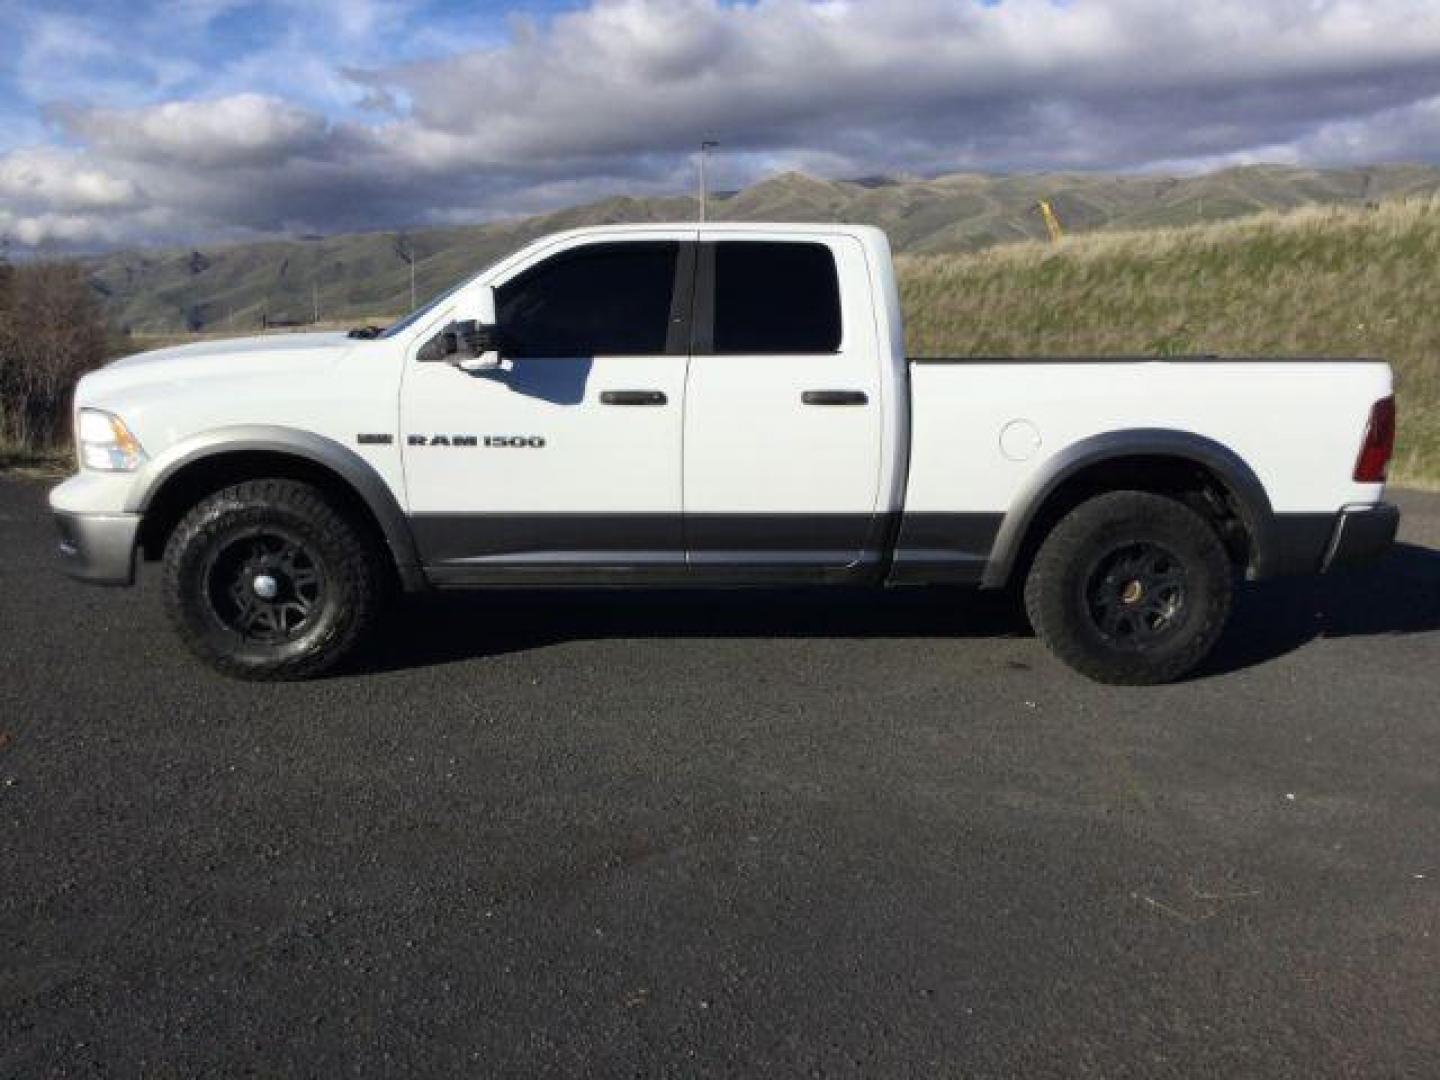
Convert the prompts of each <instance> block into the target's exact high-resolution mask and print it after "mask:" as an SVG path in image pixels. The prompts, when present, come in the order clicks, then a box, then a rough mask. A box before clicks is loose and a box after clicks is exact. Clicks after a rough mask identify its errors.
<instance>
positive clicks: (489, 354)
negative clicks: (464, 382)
mask: <svg viewBox="0 0 1440 1080" xmlns="http://www.w3.org/2000/svg"><path fill="white" fill-rule="evenodd" d="M451 331H453V332H454V334H455V337H456V339H457V349H456V356H457V359H456V360H455V361H453V363H454V364H455V366H456V367H458V368H459V369H460V370H461V371H470V372H475V371H494V370H495V369H496V368H498V367H499V366H500V334H499V331H498V330H497V328H496V327H494V326H486V325H485V324H484V323H481V322H479V321H477V320H475V319H466V320H465V321H464V322H458V323H451V324H450V326H448V327H446V328H445V332H446V333H449V332H451Z"/></svg>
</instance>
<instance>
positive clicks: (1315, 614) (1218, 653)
mask: <svg viewBox="0 0 1440 1080" xmlns="http://www.w3.org/2000/svg"><path fill="white" fill-rule="evenodd" d="M1236 601H1237V602H1236V605H1235V611H1234V614H1233V615H1232V617H1231V620H1230V626H1229V628H1228V629H1227V630H1226V633H1225V636H1224V637H1223V638H1222V639H1221V640H1220V644H1219V646H1218V647H1217V648H1216V650H1215V652H1214V654H1213V655H1212V656H1211V658H1210V660H1209V661H1207V662H1206V664H1205V665H1204V666H1203V667H1202V668H1201V670H1200V671H1199V672H1197V673H1196V677H1203V676H1205V675H1219V674H1224V673H1226V672H1230V671H1237V670H1240V669H1242V668H1247V667H1253V666H1255V665H1256V664H1263V663H1265V662H1266V661H1267V660H1273V659H1275V658H1277V657H1280V656H1284V655H1285V654H1286V653H1289V652H1293V651H1294V650H1295V649H1298V648H1299V647H1300V646H1302V645H1304V644H1306V643H1307V642H1310V641H1313V640H1315V639H1316V638H1322V637H1325V638H1346V637H1385V636H1389V635H1394V634H1423V633H1428V632H1432V631H1436V630H1440V551H1436V550H1434V549H1432V548H1426V547H1420V546H1418V545H1415V544H1396V545H1395V547H1394V548H1393V549H1392V550H1391V551H1390V553H1389V554H1388V555H1386V556H1385V558H1384V559H1382V560H1381V561H1380V562H1378V563H1376V564H1375V565H1374V566H1372V567H1365V568H1363V569H1358V570H1350V571H1342V572H1339V573H1336V574H1332V575H1328V576H1325V577H1316V578H1286V579H1280V580H1278V581H1264V582H1258V583H1256V584H1252V585H1247V586H1246V587H1245V588H1243V589H1242V590H1240V592H1239V594H1238V595H1237V598H1236Z"/></svg>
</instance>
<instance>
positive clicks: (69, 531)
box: [55, 511, 140, 585]
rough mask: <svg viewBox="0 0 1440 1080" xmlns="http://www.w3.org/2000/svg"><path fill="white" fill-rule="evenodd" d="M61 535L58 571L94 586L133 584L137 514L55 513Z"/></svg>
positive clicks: (137, 529)
mask: <svg viewBox="0 0 1440 1080" xmlns="http://www.w3.org/2000/svg"><path fill="white" fill-rule="evenodd" d="M55 526H56V528H57V529H58V531H59V533H60V544H59V554H60V568H61V569H62V570H63V571H64V572H65V573H67V574H69V575H70V576H71V577H73V578H75V579H76V580H78V581H88V582H90V583H91V584H94V585H129V584H131V583H132V582H134V580H135V535H136V533H137V532H138V531H139V529H140V515H139V514H71V513H66V512H64V511H56V512H55Z"/></svg>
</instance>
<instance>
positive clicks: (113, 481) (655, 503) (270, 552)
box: [51, 224, 1399, 683]
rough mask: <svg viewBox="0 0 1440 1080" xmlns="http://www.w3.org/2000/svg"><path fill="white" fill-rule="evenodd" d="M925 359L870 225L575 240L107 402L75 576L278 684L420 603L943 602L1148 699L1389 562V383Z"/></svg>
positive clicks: (67, 535)
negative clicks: (428, 596) (122, 595)
mask: <svg viewBox="0 0 1440 1080" xmlns="http://www.w3.org/2000/svg"><path fill="white" fill-rule="evenodd" d="M904 340H905V339H904V333H903V329H902V325H901V316H900V299H899V294H898V291H897V287H896V280H895V274H894V270H893V268H892V265H891V259H890V249H889V245H888V244H887V242H886V239H885V236H884V235H883V234H882V233H881V232H879V231H878V230H875V229H871V228H865V227H857V226H845V225H752V224H744V225H741V224H688V225H686V224H679V225H643V226H618V227H603V228H593V229H582V230H578V231H574V232H567V233H563V234H560V235H556V236H550V237H548V238H546V239H543V240H539V241H537V242H535V243H532V244H530V245H529V246H528V247H526V248H524V249H523V250H522V251H519V252H517V253H516V254H514V255H512V256H510V257H508V258H506V259H503V260H502V261H500V262H499V263H497V264H495V265H494V266H492V267H490V268H489V269H488V270H485V271H484V272H482V273H480V274H479V275H478V276H476V277H475V278H473V279H472V280H469V281H466V282H464V283H463V284H461V285H460V286H458V287H457V288H455V289H453V290H451V291H450V292H447V293H445V294H444V295H442V296H440V297H439V298H438V299H436V300H434V301H432V302H431V303H429V304H427V305H426V306H425V307H423V308H421V309H420V310H418V311H415V312H414V313H413V314H411V315H409V316H407V317H406V318H404V319H401V320H400V321H399V322H397V323H395V324H394V325H393V326H390V327H389V328H388V329H385V330H384V331H377V330H373V329H366V330H359V331H352V332H351V333H350V334H349V335H346V334H343V333H331V334H327V333H314V334H299V335H288V336H267V337H254V338H246V339H241V340H235V341H220V342H205V343H202V344H194V345H185V346H180V347H177V348H169V349H161V350H158V351H155V352H149V353H143V354H140V355H138V356H132V357H128V358H126V359H122V360H118V361H116V362H114V363H111V364H109V365H108V366H106V367H104V368H102V369H101V370H99V371H96V372H94V373H92V374H90V375H87V376H85V377H84V378H83V379H81V380H80V383H79V386H78V388H77V390H76V395H75V432H76V439H77V451H78V455H79V471H78V474H77V475H75V476H74V477H72V478H70V479H69V480H67V481H65V482H64V483H63V484H61V485H60V486H59V487H58V488H56V489H55V491H54V493H53V494H52V496H51V504H52V507H53V509H54V512H55V516H56V519H57V521H58V525H59V532H60V548H59V550H60V557H61V559H62V560H63V563H64V566H65V567H66V568H67V569H68V571H69V572H70V573H71V574H72V575H73V576H75V577H78V578H81V579H84V580H87V581H94V582H105V583H112V584H128V583H130V582H131V581H132V580H133V577H134V575H135V568H136V563H137V561H138V560H140V559H144V560H147V561H155V560H159V561H161V562H162V563H163V577H164V596H165V603H166V606H167V609H168V613H169V616H170V619H171V621H172V622H173V624H174V626H175V629H176V630H177V631H178V632H179V636H180V637H181V638H182V639H183V640H184V641H185V643H186V644H187V645H188V646H189V647H190V648H191V649H192V650H193V651H194V652H195V653H196V654H198V655H199V656H200V657H201V658H203V659H204V660H206V661H208V662H209V663H210V664H212V665H213V666H215V667H216V668H218V669H220V670H221V671H223V672H226V673H229V674H231V675H237V676H242V677H248V678H258V679H278V678H296V677H301V676H308V675H313V674H315V673H317V672H320V671H322V670H324V669H326V668H329V667H331V666H332V665H333V664H335V663H336V662H338V661H340V660H341V659H342V658H344V657H346V656H347V654H350V653H352V651H353V650H355V649H356V647H357V646H358V645H359V644H360V643H361V641H362V639H363V638H365V636H366V635H367V634H368V633H369V632H370V631H372V630H373V629H374V628H375V624H376V623H377V621H378V620H379V618H380V613H381V611H382V600H383V599H384V598H385V597H386V596H387V595H389V593H390V592H391V591H392V590H393V589H395V588H397V587H398V588H399V589H403V590H410V591H414V590H423V589H437V588H438V589H450V588H469V587H485V586H508V585H521V584H523V585H526V586H591V585H604V586H646V585H666V586H697V587H700V586H745V585H777V584H785V585H792V584H796V583H809V584H816V585H821V584H842V583H843V584H847V585H855V584H870V585H922V584H927V583H932V582H946V583H955V584H964V585H971V586H975V587H977V588H981V589H1000V588H1003V587H1005V586H1008V585H1011V584H1012V583H1013V584H1015V585H1017V586H1023V593H1024V600H1025V606H1026V610H1027V612H1028V614H1029V617H1030V620H1031V622H1032V624H1033V625H1034V628H1035V630H1036V631H1037V632H1038V634H1039V635H1040V637H1041V638H1043V639H1044V641H1045V642H1046V643H1047V644H1048V645H1049V646H1050V647H1051V649H1052V650H1053V651H1054V652H1055V653H1056V654H1057V655H1058V656H1059V657H1060V658H1061V659H1062V660H1064V661H1065V662H1066V663H1068V664H1069V665H1071V666H1072V667H1073V668H1075V669H1077V670H1078V671H1080V672H1082V673H1084V674H1086V675H1088V676H1090V677H1092V678H1095V679H1100V680H1105V681H1110V682H1117V683H1156V682H1162V681H1166V680H1172V679H1175V678H1177V677H1179V676H1181V675H1183V674H1184V673H1186V672H1188V671H1190V670H1191V669H1193V668H1194V667H1195V666H1196V665H1197V664H1198V663H1199V662H1200V661H1201V660H1202V659H1203V658H1204V657H1205V656H1206V654H1207V653H1209V652H1210V650H1211V648H1212V646H1213V645H1214V644H1215V642H1216V640H1217V638H1218V637H1219V636H1220V634H1221V631H1222V629H1223V627H1224V625H1225V622H1226V618H1227V615H1228V614H1229V611H1230V605H1231V597H1232V592H1233V589H1234V587H1235V584H1236V581H1237V579H1238V578H1240V577H1242V576H1245V577H1249V578H1251V579H1256V578H1267V577H1271V576H1274V575H1280V574H1313V573H1318V572H1322V571H1328V570H1330V569H1333V568H1335V567H1339V566H1343V565H1346V564H1352V563H1356V562H1358V561H1361V560H1364V559H1368V558H1370V557H1373V556H1375V555H1376V554H1377V553H1379V552H1381V551H1382V550H1384V549H1385V548H1386V547H1387V546H1388V545H1389V544H1390V543H1391V541H1392V540H1393V538H1394V535H1395V531H1396V527H1397V522H1398V517H1399V515H1398V513H1397V511H1396V510H1395V508H1394V507H1392V506H1390V505H1387V504H1386V503H1385V502H1384V501H1383V498H1384V481H1385V470H1386V466H1387V463H1388V460H1389V457H1390V453H1391V448H1392V443H1393V439H1394V428H1395V423H1394V415H1395V414H1394V399H1393V397H1392V385H1391V371H1390V369H1389V367H1388V366H1387V365H1386V364H1384V363H1380V362H1372V361H1330V360H1287V361H1280V360H1222V359H1215V358H1174V357H1171V358H1166V359H1147V358H1131V357H1106V358H1097V359H994V360H974V359H965V360H961V359H932V358H916V359H907V357H906V355H905V349H904ZM945 595H946V596H947V597H952V598H953V597H954V596H955V595H956V594H954V593H952V592H949V591H947V592H946V594H945Z"/></svg>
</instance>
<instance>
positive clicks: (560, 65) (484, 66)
mask: <svg viewBox="0 0 1440 1080" xmlns="http://www.w3.org/2000/svg"><path fill="white" fill-rule="evenodd" d="M187 2H188V3H189V5H190V6H191V8H193V9H194V10H193V11H191V12H190V15H189V17H190V18H192V19H193V20H197V21H199V22H201V23H203V22H204V21H205V20H207V19H211V18H214V17H216V16H217V14H219V13H223V12H224V11H225V10H226V9H227V7H228V4H227V0H187ZM327 3H329V8H326V9H325V10H329V9H330V8H333V9H334V10H335V11H339V12H342V13H343V14H345V16H346V17H345V18H344V19H338V18H335V19H330V18H329V17H328V16H324V12H323V11H320V10H319V9H316V8H315V6H314V5H308V6H306V14H305V16H304V18H305V19H306V20H313V19H322V21H324V20H326V19H328V20H329V22H330V24H332V25H333V26H334V28H335V35H334V38H333V40H332V39H326V40H324V41H323V42H320V41H317V39H316V38H315V37H314V36H313V35H311V36H306V35H302V34H299V33H298V32H295V33H289V34H285V35H282V36H281V38H280V39H279V40H277V41H275V42H272V43H270V44H269V45H267V46H266V47H265V48H264V49H262V50H259V51H256V52H252V53H250V54H248V55H246V56H240V57H237V58H235V59H234V60H233V61H232V62H229V63H227V64H225V65H224V69H223V71H222V72H221V73H220V74H219V75H217V77H216V79H215V80H214V85H216V86H221V87H225V88H228V91H227V92H226V93H224V94H222V95H220V96H218V97H214V98H211V99H203V100H199V99H195V98H194V97H193V96H190V95H185V96H180V97H177V98H176V99H175V100H173V101H169V102H164V103H161V104H149V105H143V106H140V107H116V106H113V105H112V106H106V107H103V108H96V107H94V106H93V105H87V104H84V103H83V102H82V103H72V104H69V105H67V106H63V107H59V108H57V110H56V112H55V114H54V115H56V116H57V117H59V120H60V125H61V129H62V130H63V132H64V133H65V134H66V135H68V136H69V137H70V138H71V139H73V140H74V141H75V142H77V143H78V144H79V147H80V149H79V151H78V154H79V157H77V158H74V159H73V162H74V169H76V170H78V171H79V172H84V173H87V174H91V175H93V177H94V178H95V179H94V180H93V181H90V182H89V188H88V189H87V190H89V192H90V196H89V197H91V198H92V201H91V202H90V203H85V202H84V201H83V199H82V200H81V201H78V202H77V201H76V200H77V191H70V192H69V193H68V194H67V192H66V189H65V188H64V186H63V185H59V184H58V183H57V182H53V181H39V180H37V181H36V182H34V183H31V184H29V186H28V187H26V188H25V190H26V192H27V193H28V194H27V196H26V199H27V201H26V203H25V204H24V206H23V207H21V208H20V209H19V210H16V209H11V210H10V214H11V219H12V222H11V228H12V231H17V230H18V225H17V224H16V223H17V222H19V221H20V220H21V218H20V217H16V215H17V214H20V215H22V216H23V220H24V221H27V222H29V223H30V224H28V225H26V230H27V231H28V232H29V233H30V234H34V233H35V231H36V230H37V229H40V228H41V225H40V224H37V223H40V222H42V221H45V220H51V219H49V218H46V217H45V215H46V214H47V213H48V214H50V215H52V216H53V215H57V214H58V215H64V216H65V223H64V229H65V231H66V235H67V237H69V238H72V239H73V237H74V234H75V233H76V231H77V230H76V228H75V227H74V223H73V222H72V221H71V220H70V219H71V218H73V217H74V216H75V215H77V214H78V215H80V216H81V218H82V219H83V220H89V221H92V222H93V223H94V224H95V236H96V237H97V238H102V237H103V238H106V239H105V240H104V242H112V241H113V238H114V237H116V236H120V237H122V238H124V239H135V240H141V239H152V238H166V239H180V238H182V237H189V236H196V237H215V236H235V235H248V234H253V233H257V232H267V231H277V230H283V229H287V228H294V229H304V230H330V229H339V228H367V227H383V226H387V225H392V224H415V223H421V222H424V221H441V220H455V219H457V218H460V217H463V216H466V215H474V216H480V215H484V214H487V213H498V212H515V211H519V210H533V209H540V208H544V207H546V206H549V205H555V204H556V203H557V202H559V201H563V200H566V199H568V198H573V197H576V196H577V195H578V194H580V193H594V194H599V193H601V192H603V191H605V190H633V191H652V190H662V189H665V188H666V186H667V185H668V186H669V187H670V188H671V189H676V188H683V187H684V186H685V185H686V180H687V177H686V162H687V155H688V154H689V153H690V151H691V150H692V149H693V147H694V146H695V145H696V143H698V141H699V140H700V139H701V138H702V137H703V138H718V139H719V140H720V141H721V142H722V144H723V145H724V151H723V153H724V157H723V160H722V168H723V170H724V171H723V175H724V177H725V182H726V183H728V184H729V185H731V186H734V185H739V184H741V183H744V182H746V181H748V180H750V179H752V178H753V177H754V175H755V174H756V173H757V172H759V171H761V170H768V169H773V168H775V167H780V166H784V165H787V164H809V165H810V166H811V167H816V168H820V169H823V170H825V171H828V172H830V173H831V174H836V175H845V174H850V175H859V174H870V173H878V172H885V171H906V172H938V171H944V170H957V169H1006V170H1014V169H1057V168H1064V169H1145V168H1155V167H1157V165H1159V164H1161V163H1177V162H1178V163H1185V164H1193V163H1198V162H1221V161H1235V160H1246V159H1249V158H1254V157H1262V156H1263V157H1265V158H1268V159H1272V160H1273V159H1279V160H1294V161H1305V162H1316V163H1331V162H1335V163H1353V162H1359V161H1365V160H1373V159H1381V158H1395V157H1403V158H1426V159H1432V160H1440V105H1437V104H1436V102H1437V101H1440V4H1437V3H1435V0H1208V2H1206V3H1203V4H1202V3H1195V2H1194V0H1068V2H1065V3H1057V2H1055V0H1003V2H1001V3H999V4H994V5H987V4H981V3H979V2H978V0H884V2H882V0H757V2H755V3H750V4H729V3H721V2H720V0H595V2H593V3H592V4H591V5H590V6H589V7H587V8H585V9H582V10H578V11H575V12H571V13H568V14H564V15H560V16H556V17H555V18H553V19H551V20H549V21H548V22H538V23H537V22H533V21H528V20H521V21H519V22H517V23H516V27H515V30H514V32H513V33H512V35H511V37H510V38H509V39H507V40H505V41H504V42H503V43H500V44H494V45H487V46H485V47H479V48H471V49H468V50H464V51H460V52H458V53H453V54H450V55H437V56H434V57H430V58H427V59H423V60H417V61H415V62H413V63H407V64H404V65H399V66H391V67H387V68H381V69H373V70H368V71H363V72H356V71H355V70H354V68H353V65H354V62H355V57H356V56H357V55H360V54H361V53H362V52H363V48H362V46H363V43H364V42H366V41H367V40H374V38H375V37H376V36H377V35H389V36H396V35H401V36H405V38H406V40H421V39H424V40H431V39H433V40H434V41H435V42H436V43H437V44H436V46H435V47H436V49H437V50H439V49H440V48H441V45H440V43H441V42H444V41H449V40H451V39H450V38H446V37H445V36H444V35H441V34H438V33H437V32H436V30H435V27H433V26H432V27H428V28H426V27H416V28H414V32H413V33H412V32H410V31H411V25H410V24H409V23H407V21H406V20H407V18H408V17H410V16H412V15H413V10H412V7H411V4H410V3H409V2H408V0H368V2H366V3H346V4H340V3H338V0H327ZM297 10H298V8H297ZM332 14H333V12H332ZM322 17H323V18H322ZM297 25H298V24H297ZM305 25H306V26H307V27H308V26H311V25H312V23H311V22H306V23H305ZM51 29H52V30H53V27H52V28H51ZM480 36H481V37H483V35H480ZM45 40H46V41H51V39H49V38H47V39H45ZM335 42H338V43H339V44H338V45H335V44H334V43H335ZM32 44H33V43H32ZM51 44H53V42H51ZM341 46H343V47H341ZM85 47H86V48H87V49H102V50H103V49H106V48H109V47H110V43H101V44H94V43H91V44H87V45H86V46H85ZM37 49H38V52H37ZM47 49H48V50H50V52H47V51H46V50H47ZM28 51H29V52H30V53H35V54H36V55H51V54H53V49H51V46H50V45H45V48H43V49H41V48H39V47H38V46H36V47H35V48H31V49H30V50H28ZM100 59H102V60H103V61H104V63H100V64H99V66H100V67H105V66H106V65H107V64H108V63H109V62H110V61H111V60H113V56H112V55H111V54H109V53H106V54H105V56H104V57H102V58H100ZM158 63H159V62H158V61H150V62H149V64H150V66H151V67H152V68H153V67H156V66H157V64H158ZM176 63H177V64H179V63H180V61H176ZM347 65H348V66H347ZM277 73H279V74H281V75H285V76H286V77H287V78H288V79H289V82H288V83H287V82H286V79H282V78H277ZM301 84H303V85H305V86H307V87H310V88H311V89H309V90H307V91H306V93H305V94H304V95H303V101H302V100H301V98H300V97H297V96H296V93H294V92H290V91H288V90H287V89H286V86H290V87H294V86H298V85H301ZM52 85H53V84H52ZM262 87H263V88H264V89H265V92H264V93H260V92H257V90H258V89H259V88H262ZM366 106H372V108H367V107H366ZM321 110H324V111H321ZM35 153H36V151H14V152H12V153H11V154H9V155H5V156H0V177H4V176H9V175H11V174H12V173H13V174H14V175H16V176H26V175H32V176H33V175H38V174H37V173H35V169H36V168H37V167H36V166H35V165H34V160H38V159H26V158H24V157H19V156H17V155H23V154H32V155H33V154H35ZM27 160H30V161H31V164H29V165H26V161H27ZM27 168H28V169H30V172H28V173H27V172H26V169H27ZM42 171H43V170H42ZM77 175H78V172H77ZM100 178H104V182H102V180H101V179H100ZM106 182H108V183H110V184H111V185H113V186H111V187H106ZM0 183H4V181H0ZM47 184H49V185H50V186H49V187H47ZM81 186H82V187H83V186H84V185H81ZM9 190H10V188H9V187H0V196H3V194H4V193H5V192H8V191H9ZM47 192H48V194H47ZM106 192H108V193H109V194H110V195H113V196H115V197H116V201H114V202H111V203H106V202H105V201H104V198H103V195H104V194H105V193H106ZM122 193H123V195H124V197H123V198H120V197H119V196H120V195H121V194H122ZM95 198H99V201H94V199H95ZM67 199H68V200H69V201H66V200H67ZM127 200H130V201H127ZM57 220H58V219H57ZM102 226H103V227H102ZM57 228H58V226H57ZM82 231H83V230H82ZM97 242H98V241H97Z"/></svg>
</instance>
